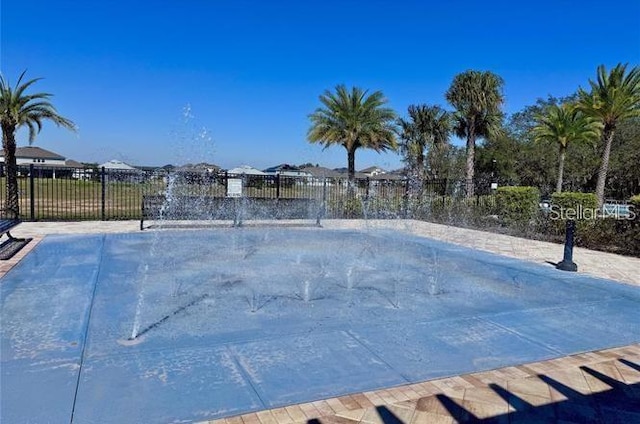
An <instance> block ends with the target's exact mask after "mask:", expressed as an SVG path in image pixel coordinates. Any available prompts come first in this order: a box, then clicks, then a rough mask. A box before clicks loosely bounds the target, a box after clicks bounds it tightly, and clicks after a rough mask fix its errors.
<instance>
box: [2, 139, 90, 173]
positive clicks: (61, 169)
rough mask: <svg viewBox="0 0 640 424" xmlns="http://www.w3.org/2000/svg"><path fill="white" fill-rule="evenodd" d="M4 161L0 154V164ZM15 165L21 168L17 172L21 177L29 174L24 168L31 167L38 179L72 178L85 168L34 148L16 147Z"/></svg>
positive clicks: (54, 154) (49, 152) (57, 155)
mask: <svg viewBox="0 0 640 424" xmlns="http://www.w3.org/2000/svg"><path fill="white" fill-rule="evenodd" d="M4 161H5V158H4V152H0V163H3V164H4ZM16 164H17V165H18V167H20V168H22V169H20V171H19V172H20V173H21V174H23V175H26V174H28V173H29V171H28V170H25V169H24V167H27V166H30V165H33V166H34V169H35V171H34V174H35V175H36V176H37V177H39V178H56V176H58V177H62V176H73V175H74V174H75V172H76V171H78V170H83V169H84V168H85V166H84V165H83V164H81V163H79V162H76V161H74V160H71V159H67V158H65V157H64V156H62V155H60V154H58V153H54V152H51V151H49V150H45V149H42V148H40V147H36V146H26V147H17V148H16Z"/></svg>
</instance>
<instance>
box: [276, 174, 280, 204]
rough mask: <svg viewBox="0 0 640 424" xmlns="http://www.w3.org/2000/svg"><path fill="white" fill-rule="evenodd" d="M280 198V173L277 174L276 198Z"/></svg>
mask: <svg viewBox="0 0 640 424" xmlns="http://www.w3.org/2000/svg"><path fill="white" fill-rule="evenodd" d="M279 198H280V174H276V199H279Z"/></svg>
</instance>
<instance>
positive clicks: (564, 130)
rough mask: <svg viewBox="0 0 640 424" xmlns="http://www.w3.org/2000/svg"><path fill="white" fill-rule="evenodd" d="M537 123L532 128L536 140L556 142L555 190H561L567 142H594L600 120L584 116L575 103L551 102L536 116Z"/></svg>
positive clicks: (598, 133)
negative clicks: (556, 169)
mask: <svg viewBox="0 0 640 424" xmlns="http://www.w3.org/2000/svg"><path fill="white" fill-rule="evenodd" d="M536 123H537V125H536V126H535V127H534V128H533V135H534V138H535V140H536V141H547V142H552V143H558V147H559V150H560V151H559V159H558V180H557V183H556V192H558V193H560V192H561V191H562V177H563V173H564V159H565V156H566V153H567V147H568V146H569V143H579V142H590V143H595V142H596V141H597V140H598V138H599V137H600V131H601V129H602V125H601V124H600V122H598V121H596V120H594V119H593V118H590V117H588V116H586V115H585V114H584V113H583V112H582V111H580V109H578V108H577V107H576V105H575V104H570V103H565V104H563V105H561V106H558V105H556V104H552V105H551V106H549V108H548V109H547V110H546V113H545V114H544V115H537V116H536Z"/></svg>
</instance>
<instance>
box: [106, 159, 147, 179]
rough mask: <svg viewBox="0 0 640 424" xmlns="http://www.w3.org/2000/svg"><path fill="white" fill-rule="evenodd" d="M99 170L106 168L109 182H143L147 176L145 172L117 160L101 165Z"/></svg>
mask: <svg viewBox="0 0 640 424" xmlns="http://www.w3.org/2000/svg"><path fill="white" fill-rule="evenodd" d="M98 168H99V169H102V168H104V170H105V171H106V172H105V174H106V177H105V179H106V180H108V181H127V182H141V181H142V180H143V179H144V174H145V173H144V171H143V170H141V169H139V168H136V167H135V166H131V165H129V164H128V163H124V162H122V161H120V160H116V159H112V160H110V161H107V162H105V163H101V164H100V165H98Z"/></svg>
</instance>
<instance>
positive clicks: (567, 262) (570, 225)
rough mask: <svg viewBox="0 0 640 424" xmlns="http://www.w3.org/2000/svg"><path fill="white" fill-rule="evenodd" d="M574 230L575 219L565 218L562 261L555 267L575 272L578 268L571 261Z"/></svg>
mask: <svg viewBox="0 0 640 424" xmlns="http://www.w3.org/2000/svg"><path fill="white" fill-rule="evenodd" d="M575 231H576V221H574V220H573V219H569V220H567V230H566V234H565V240H564V257H563V258H562V262H560V263H559V264H558V265H556V268H557V269H560V270H562V271H573V272H576V271H577V270H578V265H576V264H575V262H573V238H574V233H575Z"/></svg>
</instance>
